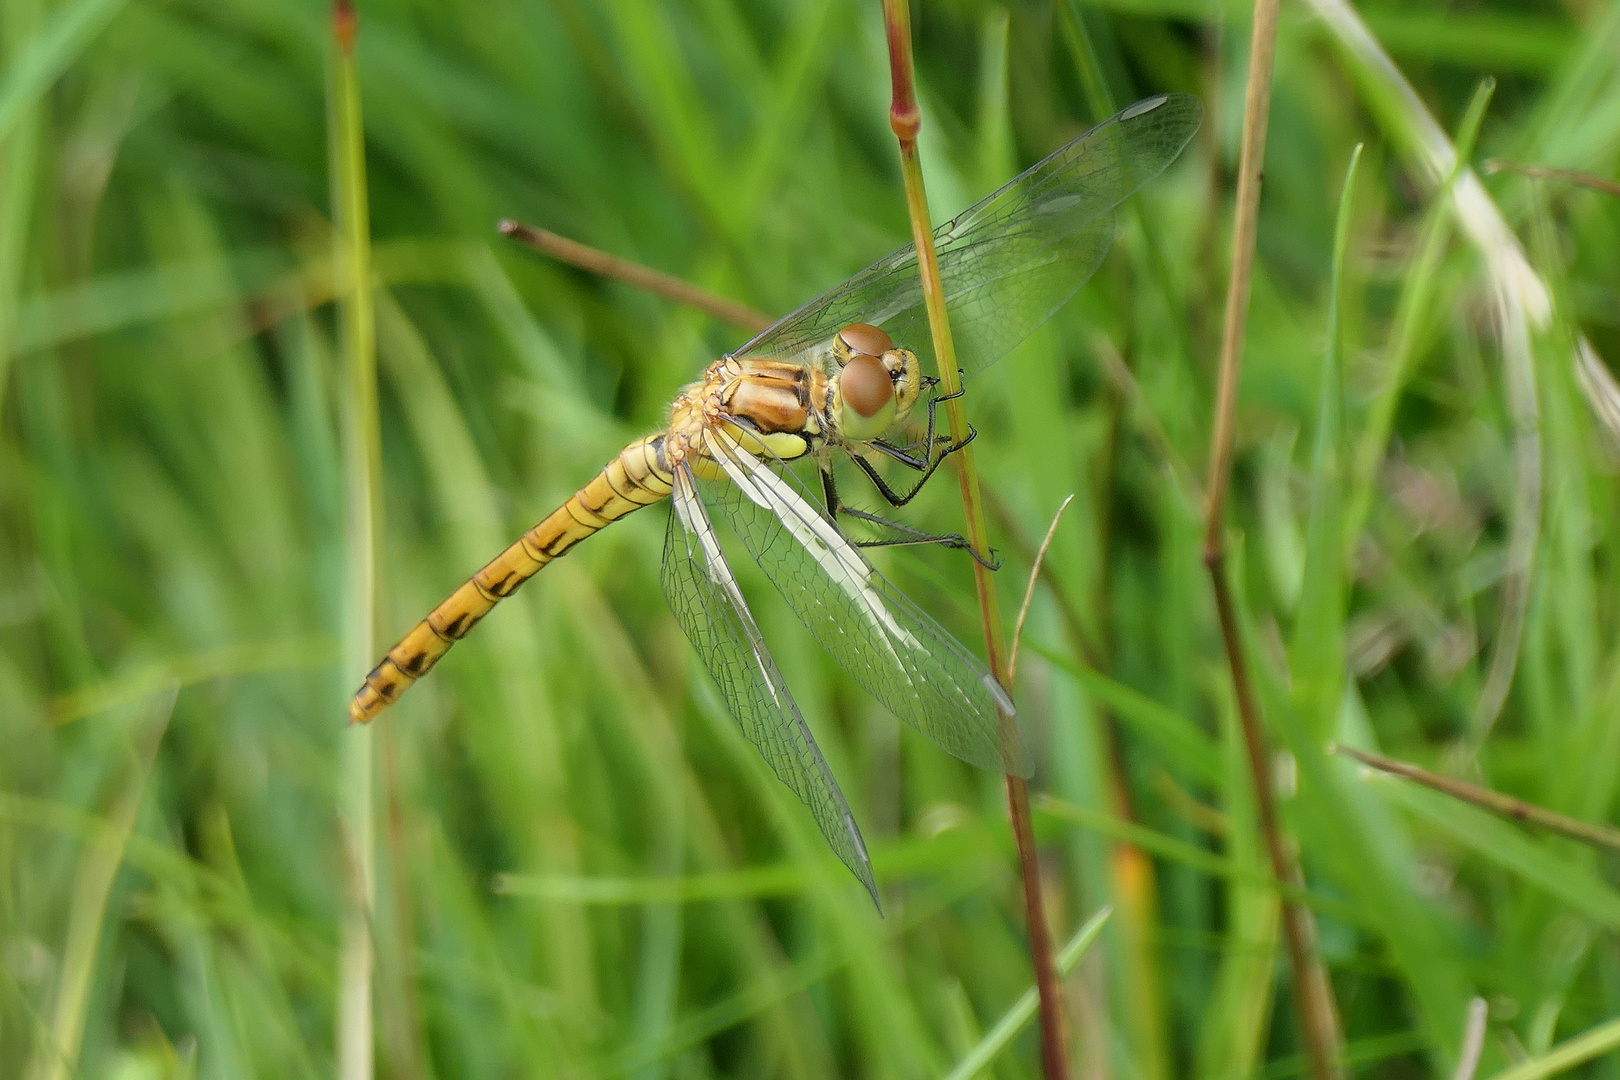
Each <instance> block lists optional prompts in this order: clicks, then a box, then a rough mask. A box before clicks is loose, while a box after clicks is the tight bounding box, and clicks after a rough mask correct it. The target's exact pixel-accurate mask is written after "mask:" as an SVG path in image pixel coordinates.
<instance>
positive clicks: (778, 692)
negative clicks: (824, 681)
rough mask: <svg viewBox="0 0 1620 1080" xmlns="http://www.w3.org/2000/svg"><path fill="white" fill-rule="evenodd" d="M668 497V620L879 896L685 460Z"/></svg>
mask: <svg viewBox="0 0 1620 1080" xmlns="http://www.w3.org/2000/svg"><path fill="white" fill-rule="evenodd" d="M671 499H672V501H673V504H674V513H672V514H670V516H669V527H668V531H667V532H666V533H665V538H664V565H663V585H664V593H665V595H666V596H667V597H668V598H669V606H670V608H671V610H673V611H674V613H675V620H676V621H677V622H679V623H680V624H681V629H682V630H684V631H685V632H686V636H687V639H688V640H689V641H691V643H692V647H693V648H694V649H696V650H697V653H698V655H699V656H700V657H702V658H703V664H704V666H705V667H707V668H708V669H709V674H710V675H712V676H713V677H714V681H715V683H716V684H717V685H718V686H719V687H720V696H721V697H722V698H724V699H725V702H726V707H727V708H728V709H730V710H731V715H732V716H733V717H734V718H735V719H736V721H737V723H738V724H739V725H740V726H741V727H742V730H743V734H744V735H745V736H746V737H747V738H748V741H749V742H751V743H753V744H754V746H756V747H757V748H758V749H759V752H760V755H761V756H762V757H764V759H765V762H766V764H768V765H769V766H770V767H771V771H772V772H774V773H775V774H776V776H777V778H778V779H780V780H781V781H782V783H784V784H786V785H787V786H788V787H789V788H791V789H792V790H793V792H794V793H795V794H796V795H798V796H799V798H800V799H802V800H803V801H804V803H805V805H806V806H808V807H809V808H810V813H811V815H812V816H813V817H814V818H815V820H816V825H817V826H819V827H820V829H821V833H822V835H823V836H825V837H826V838H827V843H829V844H830V845H832V849H833V851H834V852H836V853H837V855H838V857H839V859H841V860H843V863H844V865H845V866H847V867H849V869H850V871H851V872H852V873H854V875H855V876H856V877H857V878H859V879H860V881H861V884H863V885H865V886H866V888H867V891H868V892H870V893H871V894H872V902H873V903H877V902H878V894H877V881H876V879H875V878H874V877H873V875H872V863H871V860H870V859H869V858H868V857H867V854H866V844H865V842H864V841H863V840H862V839H861V833H860V830H859V829H857V828H856V827H855V818H854V816H853V815H852V814H851V813H850V811H849V804H848V803H847V802H846V801H845V799H844V793H843V792H842V791H841V790H839V787H838V781H836V780H834V779H833V775H832V770H830V769H829V768H828V767H827V762H826V759H825V758H823V757H822V755H821V749H820V747H818V746H817V745H816V740H815V738H814V736H812V735H811V734H810V728H809V726H808V725H807V724H805V722H804V717H803V716H801V715H800V713H799V707H798V705H797V704H795V703H794V701H793V695H792V694H790V693H789V692H788V687H787V683H786V682H785V681H784V680H783V679H782V673H781V672H780V671H779V670H777V667H776V662H775V661H774V660H773V659H772V658H771V654H770V651H769V650H768V649H767V648H766V647H765V639H764V637H763V636H762V635H761V634H760V632H759V626H758V624H756V623H755V622H754V617H753V615H752V614H750V613H749V611H748V605H747V603H746V601H745V600H744V599H743V595H742V591H741V590H740V589H739V588H738V587H737V579H736V577H735V576H734V575H733V574H732V571H731V567H730V565H729V564H728V563H727V562H726V556H725V552H724V551H722V550H721V548H720V541H719V538H718V537H717V536H716V535H715V531H714V525H713V523H712V522H711V520H710V518H709V514H708V511H707V509H706V508H705V506H704V504H703V500H702V499H701V498H700V497H699V496H698V493H697V490H696V488H695V487H694V481H693V478H692V473H691V471H690V470H689V469H688V468H687V467H686V466H685V465H682V466H680V467H679V468H677V470H676V473H675V488H674V491H673V492H672V494H671Z"/></svg>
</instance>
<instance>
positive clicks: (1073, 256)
mask: <svg viewBox="0 0 1620 1080" xmlns="http://www.w3.org/2000/svg"><path fill="white" fill-rule="evenodd" d="M1203 112H1204V110H1203V106H1202V105H1200V104H1199V102H1198V99H1197V98H1194V97H1190V96H1188V95H1186V94H1169V95H1165V96H1163V97H1156V98H1149V99H1147V100H1145V101H1139V102H1137V103H1136V104H1135V105H1132V106H1131V107H1129V108H1128V109H1125V110H1124V111H1123V112H1121V113H1119V114H1118V115H1117V116H1114V117H1112V118H1110V119H1108V120H1105V121H1103V122H1102V123H1101V124H1098V125H1097V126H1096V127H1094V128H1092V129H1091V130H1090V131H1088V132H1086V133H1085V134H1084V135H1081V136H1080V137H1079V138H1077V139H1075V140H1074V141H1073V142H1071V143H1069V144H1068V145H1067V146H1065V147H1063V148H1062V149H1061V150H1058V151H1057V152H1055V153H1053V154H1052V155H1051V156H1049V157H1048V158H1046V160H1044V161H1042V162H1040V163H1039V164H1038V165H1035V166H1033V167H1031V168H1030V169H1029V170H1028V171H1026V172H1024V173H1022V174H1021V175H1019V176H1018V177H1016V178H1015V179H1013V180H1012V181H1011V182H1010V183H1008V184H1007V185H1005V186H1004V187H1002V188H1001V189H1000V190H998V191H995V192H993V193H991V194H990V195H987V196H986V197H985V198H983V199H982V200H980V201H979V202H978V203H976V204H974V205H973V206H972V207H970V208H969V209H967V210H966V211H964V212H963V213H962V214H960V215H959V216H958V217H956V218H955V219H954V220H952V221H950V222H948V223H946V224H945V225H942V226H940V227H939V228H938V229H936V230H935V231H934V244H935V247H936V249H937V250H938V252H939V272H940V279H941V281H942V283H943V284H944V287H945V302H946V307H947V309H948V310H949V312H950V319H951V330H952V332H953V337H954V339H955V342H956V349H957V360H958V363H960V364H961V365H962V367H963V368H965V369H966V370H967V371H970V372H972V371H976V370H980V369H982V368H985V367H988V366H989V365H990V364H993V363H995V362H996V361H997V360H999V359H1001V357H1003V356H1005V355H1006V354H1007V353H1008V352H1009V351H1010V350H1011V349H1012V348H1013V346H1015V345H1017V344H1018V343H1019V342H1021V341H1023V340H1024V339H1025V338H1026V337H1028V336H1029V335H1030V333H1031V332H1033V331H1034V329H1035V328H1036V327H1037V326H1039V325H1041V323H1043V322H1045V321H1046V320H1047V319H1049V318H1050V317H1051V316H1052V314H1053V313H1054V312H1055V311H1057V309H1058V308H1060V307H1062V306H1063V304H1064V303H1066V302H1067V301H1068V299H1069V298H1070V297H1071V296H1073V295H1074V294H1075V292H1077V291H1078V290H1079V288H1080V286H1081V285H1084V284H1085V282H1086V279H1087V278H1089V277H1090V276H1091V274H1092V272H1093V271H1095V270H1096V269H1097V266H1098V264H1099V263H1101V262H1102V258H1103V255H1104V254H1106V253H1107V251H1108V247H1109V245H1110V244H1112V243H1113V240H1114V208H1115V207H1117V206H1118V205H1119V204H1120V203H1121V202H1123V201H1124V200H1125V199H1127V198H1129V197H1130V195H1131V194H1132V193H1134V192H1135V191H1136V190H1137V189H1138V188H1140V187H1141V186H1142V185H1143V184H1146V183H1147V182H1148V181H1149V180H1152V179H1153V178H1154V177H1155V176H1158V175H1159V173H1161V172H1163V171H1164V169H1165V167H1166V166H1168V165H1169V164H1170V163H1171V162H1172V161H1174V160H1175V159H1176V157H1177V155H1179V154H1180V153H1181V150H1182V148H1183V147H1184V146H1186V145H1187V142H1188V141H1189V140H1190V139H1191V138H1192V136H1193V133H1194V132H1195V131H1197V130H1198V124H1199V122H1200V120H1201V119H1202V117H1203ZM852 322H869V323H874V324H876V325H878V326H881V327H883V328H884V329H885V330H887V331H888V333H889V335H890V336H891V337H893V338H894V339H895V340H896V341H898V342H901V343H902V344H904V345H905V346H906V347H907V348H910V349H913V350H918V351H923V352H926V351H928V349H929V333H928V320H927V317H926V313H925V312H924V310H923V297H922V285H921V282H920V281H919V279H918V277H917V253H916V249H915V248H914V247H912V246H909V245H908V246H906V247H903V248H901V249H900V250H899V251H896V252H895V253H894V254H892V255H890V256H889V257H888V258H885V259H881V260H879V261H878V262H876V263H874V264H872V265H871V266H869V267H867V268H866V269H865V270H863V271H861V272H860V273H859V274H856V275H855V276H854V277H852V278H850V279H849V280H848V281H846V282H844V283H843V284H842V285H840V286H838V287H837V288H835V289H833V290H832V291H831V292H828V293H825V294H823V295H822V296H819V297H817V298H816V299H814V300H812V301H810V302H809V303H808V304H806V305H804V307H802V308H800V309H799V310H797V311H795V312H793V313H792V314H791V315H788V316H787V317H785V318H784V319H782V320H781V321H780V322H778V323H776V324H775V325H774V326H772V327H770V328H769V329H767V330H765V331H763V332H762V333H761V334H760V335H759V336H758V337H756V338H754V339H753V340H752V341H750V342H748V343H747V344H746V345H744V346H743V347H742V348H741V349H738V350H737V352H736V354H735V355H738V356H764V357H778V358H786V357H791V356H796V355H798V354H800V353H802V352H804V351H805V350H807V349H811V348H814V347H816V346H818V345H820V344H822V343H824V342H826V341H827V340H829V339H830V338H831V337H832V336H833V334H835V333H837V332H838V331H839V330H841V329H843V328H844V327H845V326H847V325H848V324H850V323H852Z"/></svg>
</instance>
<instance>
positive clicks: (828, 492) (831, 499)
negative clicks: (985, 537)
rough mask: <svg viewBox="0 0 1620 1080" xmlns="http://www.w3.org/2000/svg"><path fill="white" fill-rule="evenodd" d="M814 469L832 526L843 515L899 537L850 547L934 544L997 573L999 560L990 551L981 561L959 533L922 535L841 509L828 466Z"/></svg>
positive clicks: (863, 513) (858, 542) (873, 516)
mask: <svg viewBox="0 0 1620 1080" xmlns="http://www.w3.org/2000/svg"><path fill="white" fill-rule="evenodd" d="M855 460H856V461H857V462H860V459H859V458H856V459H855ZM862 464H864V462H862ZM936 465H937V462H936ZM818 468H819V471H820V473H821V493H822V497H823V498H825V499H826V502H827V514H828V516H829V517H831V518H832V519H833V520H834V522H836V521H837V520H838V515H839V514H843V515H844V516H845V517H852V518H856V519H857V520H860V521H865V522H868V523H869V524H872V525H879V526H882V527H883V528H885V529H892V530H894V531H895V532H897V533H901V534H902V535H901V536H899V537H891V538H890V539H887V540H852V541H851V543H853V544H854V545H855V546H856V547H910V546H914V545H920V544H938V545H940V546H941V547H947V548H952V549H956V550H961V551H965V552H967V553H968V554H969V555H971V556H973V558H974V561H976V562H978V563H979V564H980V565H981V566H983V567H985V568H986V569H988V570H998V569H1000V568H1001V560H1000V559H998V558H996V553H995V551H994V549H992V550H991V552H990V558H988V559H985V558H982V557H981V556H980V555H979V553H978V552H977V551H974V550H973V546H972V545H971V544H969V543H968V542H967V538H966V537H964V536H963V535H962V534H961V533H931V532H924V531H923V530H922V529H917V528H913V527H912V526H910V525H904V524H902V523H900V522H898V521H890V520H889V519H888V518H883V517H879V516H878V515H876V514H869V513H867V512H866V511H865V510H857V509H855V508H854V507H852V506H845V505H844V504H843V503H842V501H840V500H839V498H838V484H837V482H836V481H835V480H834V479H833V474H832V463H831V462H822V463H820V464H819V465H818ZM932 471H933V470H932V469H930V470H929V472H932ZM868 475H872V476H873V479H875V480H877V482H878V483H879V484H882V481H881V480H879V479H878V478H877V477H876V475H875V474H868ZM923 480H924V481H926V480H927V476H924V477H923ZM919 486H920V485H919ZM912 494H916V492H913V493H912Z"/></svg>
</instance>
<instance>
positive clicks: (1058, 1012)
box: [883, 0, 1069, 1080]
mask: <svg viewBox="0 0 1620 1080" xmlns="http://www.w3.org/2000/svg"><path fill="white" fill-rule="evenodd" d="M883 24H884V30H885V32H886V33H887V36H888V42H889V73H890V79H891V82H892V85H893V100H892V102H891V104H890V106H889V127H890V128H891V129H892V130H893V131H894V135H895V138H896V139H897V140H899V143H900V171H901V175H902V176H903V177H904V178H905V184H906V209H907V211H908V213H909V215H910V218H911V235H912V238H913V239H914V240H915V241H916V244H917V269H918V272H919V274H920V275H921V277H922V287H923V297H924V300H925V302H926V304H927V309H928V327H929V330H930V332H931V335H932V337H933V343H934V356H935V357H936V358H937V360H938V365H939V370H938V376H939V381H940V391H941V393H942V395H944V396H945V397H946V398H947V399H948V400H946V401H945V414H946V418H947V420H948V421H949V424H950V430H951V437H952V439H953V440H954V441H955V442H957V443H962V442H964V441H965V438H966V435H967V431H968V425H967V416H966V414H965V412H964V410H963V408H962V401H961V398H959V397H956V396H954V395H956V393H957V391H958V390H960V389H961V380H960V379H959V378H958V376H957V367H956V345H955V343H954V342H953V341H952V339H951V326H950V320H949V318H948V317H947V315H946V312H945V292H944V289H943V288H942V287H941V285H940V280H939V260H938V257H937V256H936V254H935V252H934V233H933V226H932V224H931V223H930V222H931V219H930V218H929V215H928V195H927V193H926V192H925V191H924V189H923V177H922V165H921V163H920V161H919V160H918V158H917V131H918V129H919V128H920V127H921V126H922V113H921V112H920V111H919V110H918V108H917V91H916V77H915V74H914V72H913V69H912V59H911V12H910V10H909V8H908V7H907V0H883ZM954 456H955V458H956V464H957V476H958V478H959V480H960V481H961V489H962V512H963V516H964V517H965V519H966V528H965V530H964V532H965V535H966V537H967V541H968V544H969V545H970V546H971V547H972V548H973V550H974V551H975V552H976V553H977V554H978V555H980V556H981V558H982V557H984V556H986V555H987V554H988V552H989V550H990V547H989V544H988V543H987V541H986V531H985V526H984V505H983V502H982V501H981V498H980V495H979V474H978V471H977V470H976V469H975V468H974V464H973V447H972V446H971V445H965V446H963V447H962V449H961V450H959V451H957V453H956V454H955V455H954ZM973 581H974V585H975V587H976V589H977V592H978V596H979V617H980V619H981V621H982V622H983V624H984V640H985V651H986V653H987V654H988V658H989V662H990V673H991V674H992V675H993V676H994V677H995V679H996V681H997V682H999V683H1000V684H1001V685H1002V686H1003V687H1007V688H1009V689H1010V687H1011V686H1012V681H1011V680H1010V679H1009V678H1008V677H1007V672H1006V668H1005V665H1004V663H1003V657H1004V656H1005V649H1004V647H1003V642H1002V630H1001V612H1000V606H999V603H998V602H997V599H996V592H995V586H994V583H993V582H992V581H991V580H990V572H989V571H988V570H987V569H985V567H984V565H983V562H982V561H981V560H980V559H975V560H974V563H973ZM1001 722H1002V723H1003V724H1011V723H1013V722H1014V720H1013V718H1012V717H1010V716H1003V717H1001ZM1006 779H1007V808H1008V813H1009V815H1010V816H1011V818H1012V828H1013V836H1014V838H1015V839H1016V840H1017V842H1018V864H1019V870H1020V872H1021V874H1022V877H1023V886H1024V912H1025V916H1026V918H1027V920H1028V924H1029V951H1030V960H1031V962H1032V963H1033V965H1034V968H1035V986H1036V989H1037V991H1038V992H1039V996H1040V1006H1041V1063H1042V1067H1043V1070H1044V1072H1045V1076H1046V1080H1069V1067H1068V1038H1067V1035H1066V1032H1065V1030H1064V1027H1065V1025H1064V1012H1063V999H1062V986H1061V984H1060V983H1059V982H1058V975H1057V966H1056V964H1055V962H1054V959H1053V955H1052V941H1051V936H1050V934H1049V932H1048V929H1047V925H1046V905H1045V900H1044V898H1043V896H1042V892H1041V872H1040V864H1039V861H1038V860H1037V857H1036V854H1035V830H1034V828H1033V826H1032V824H1031V822H1030V814H1029V789H1028V787H1027V786H1026V785H1025V783H1024V780H1023V778H1022V777H1019V776H1014V775H1013V774H1011V773H1008V774H1007V778H1006Z"/></svg>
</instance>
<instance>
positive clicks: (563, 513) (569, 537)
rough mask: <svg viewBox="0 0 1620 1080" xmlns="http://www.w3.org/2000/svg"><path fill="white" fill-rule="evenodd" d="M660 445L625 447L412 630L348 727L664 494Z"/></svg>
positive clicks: (666, 471) (355, 706) (376, 671)
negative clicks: (550, 571) (561, 561)
mask: <svg viewBox="0 0 1620 1080" xmlns="http://www.w3.org/2000/svg"><path fill="white" fill-rule="evenodd" d="M664 438H665V436H664V435H663V434H658V435H649V436H647V437H646V438H645V439H639V440H637V441H636V442H633V443H631V444H630V445H629V446H627V447H625V448H624V449H623V450H621V451H620V452H619V455H618V457H616V458H614V459H613V460H612V461H610V462H608V463H607V465H606V466H605V467H604V468H603V469H602V471H601V472H599V473H597V474H596V477H595V478H594V479H593V480H592V481H591V482H590V483H588V484H586V485H585V486H584V487H582V488H580V489H579V490H578V491H576V492H575V493H574V494H573V496H572V497H570V498H569V500H568V501H567V502H565V503H563V504H562V505H561V506H559V507H558V508H557V509H555V510H553V511H552V512H551V513H550V514H549V515H547V516H546V518H545V520H543V521H541V522H540V524H538V525H536V526H535V527H534V528H532V529H530V530H529V531H528V532H526V533H524V534H523V535H522V536H521V537H519V539H518V541H517V543H515V544H513V545H512V546H511V547H509V548H507V549H506V550H505V551H503V552H501V553H500V554H499V555H497V556H496V557H495V558H494V559H493V560H492V561H491V562H490V563H489V565H488V566H485V567H484V568H483V569H482V570H480V571H478V573H476V574H474V575H473V576H472V577H471V578H470V579H469V580H468V581H467V582H465V583H464V584H463V585H462V586H461V588H459V589H457V590H456V591H455V592H453V593H451V594H450V595H449V596H448V597H446V598H445V599H444V601H443V603H441V604H439V606H438V607H436V608H434V609H433V611H432V612H431V613H429V615H428V617H427V618H425V619H423V620H422V621H421V622H419V623H417V624H416V626H415V627H414V628H413V629H412V630H411V632H410V633H408V634H406V635H405V636H404V637H403V638H402V639H400V642H399V644H398V645H395V646H394V647H393V648H392V649H390V650H388V655H387V656H385V657H383V659H382V662H381V663H379V664H378V665H377V666H376V667H375V668H373V669H372V672H371V674H370V675H367V676H366V681H365V684H364V685H363V686H361V687H360V689H359V690H358V691H356V692H355V695H354V700H353V701H351V702H350V703H349V720H350V722H351V723H359V724H363V723H365V722H367V721H368V720H371V719H372V718H373V717H375V716H376V715H377V714H378V713H380V712H382V711H383V710H384V709H386V708H387V707H388V706H390V705H392V704H393V703H394V702H395V701H398V700H399V696H400V695H401V694H403V693H404V692H405V691H406V690H407V689H408V688H409V687H410V685H411V684H412V683H414V682H415V681H416V680H417V679H420V678H421V677H422V676H423V675H426V674H427V672H428V669H429V668H431V667H433V665H434V664H436V663H438V660H439V657H441V656H443V655H444V654H445V653H447V652H449V651H450V646H452V645H454V644H455V643H456V642H457V641H460V640H461V639H462V637H464V636H465V635H466V633H467V631H469V630H471V629H472V628H473V626H474V625H476V624H477V622H478V620H479V619H482V618H483V617H484V616H485V615H487V614H489V611H490V609H491V608H493V607H494V606H495V605H496V604H498V603H500V602H501V601H502V600H504V599H506V598H507V597H508V596H511V595H512V593H513V592H514V591H516V589H517V587H518V586H519V585H521V584H523V583H524V582H525V581H527V580H529V579H530V578H531V577H533V576H534V575H535V574H536V573H538V572H539V570H540V568H541V567H542V566H544V565H546V563H548V562H550V561H551V560H553V559H556V558H560V557H562V556H563V555H565V554H567V552H568V550H569V549H570V548H572V547H573V546H574V545H575V544H577V543H579V542H580V541H581V540H584V539H585V538H586V537H588V536H590V535H591V534H592V533H595V532H596V531H598V530H599V529H602V528H603V527H605V526H606V525H608V524H609V523H611V522H614V521H617V520H619V519H620V518H622V517H624V516H625V515H626V514H629V513H630V512H632V511H634V510H639V509H641V508H642V507H643V506H650V505H652V504H653V503H655V502H658V501H659V500H660V499H662V498H664V497H665V496H666V495H668V494H669V492H670V489H671V487H672V486H673V484H674V476H673V474H672V473H671V472H670V468H669V464H668V462H667V460H665V458H664Z"/></svg>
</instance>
